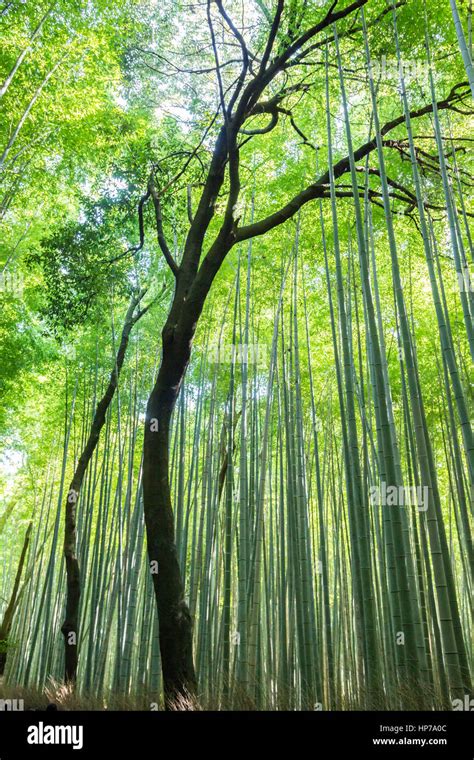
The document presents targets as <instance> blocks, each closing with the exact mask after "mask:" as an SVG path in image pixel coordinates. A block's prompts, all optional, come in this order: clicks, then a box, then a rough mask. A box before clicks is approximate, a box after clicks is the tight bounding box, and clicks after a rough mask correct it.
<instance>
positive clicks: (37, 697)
mask: <svg viewBox="0 0 474 760" xmlns="http://www.w3.org/2000/svg"><path fill="white" fill-rule="evenodd" d="M0 699H23V701H24V709H25V710H46V708H47V707H48V705H51V704H54V705H56V707H57V708H58V709H59V710H65V711H72V710H77V711H103V710H125V711H134V710H140V711H147V712H148V711H151V710H163V709H164V706H163V702H162V699H161V696H158V695H156V694H155V695H150V694H148V695H146V694H145V695H120V694H108V695H105V696H102V697H98V696H94V695H91V694H88V695H86V694H81V693H80V692H77V691H75V690H74V689H72V688H71V687H70V686H68V685H66V684H64V683H62V682H58V681H54V680H52V679H50V680H49V682H48V684H47V685H46V686H45V687H44V688H43V689H35V688H23V687H20V686H12V685H8V684H5V683H4V682H3V681H2V679H0ZM262 704H263V705H264V706H263V707H261V708H258V707H257V705H256V704H255V702H254V701H253V700H252V699H251V698H249V696H248V694H240V695H239V694H238V693H237V692H234V694H233V697H232V702H228V703H225V702H224V701H223V700H222V699H218V700H216V699H202V698H201V699H199V698H196V697H194V696H192V695H188V696H183V697H180V698H179V700H177V701H176V703H175V704H174V706H173V707H172V709H173V710H176V711H186V712H189V711H192V712H200V711H229V710H233V711H245V712H248V711H256V710H258V709H262V710H271V711H278V710H283V711H286V710H295V709H297V708H295V706H294V705H295V701H294V700H293V699H292V698H291V695H290V694H287V695H286V697H284V696H283V694H282V693H281V690H280V694H279V698H278V700H274V699H271V698H270V699H267V700H265V699H263V700H262ZM298 709H299V708H298ZM303 709H306V710H311V711H312V710H315V709H316V708H315V705H311V704H308V705H306V706H305V707H304V708H303ZM334 709H335V710H342V711H354V710H366V709H367V703H366V702H365V703H364V701H354V700H351V699H349V698H347V697H346V698H344V697H340V698H338V699H337V701H336V704H335V705H334ZM371 709H372V710H449V709H452V707H451V705H443V704H441V703H440V702H439V701H438V700H437V699H436V697H435V696H434V695H430V694H429V693H427V692H426V690H413V689H412V690H408V689H406V690H403V691H400V693H399V695H398V699H397V700H394V697H393V696H392V697H391V699H390V701H387V699H384V698H383V697H381V698H380V699H378V700H373V701H372V706H371Z"/></svg>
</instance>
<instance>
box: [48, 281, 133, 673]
mask: <svg viewBox="0 0 474 760" xmlns="http://www.w3.org/2000/svg"><path fill="white" fill-rule="evenodd" d="M145 293H146V290H141V291H140V292H139V293H138V294H135V295H134V296H133V297H132V299H131V302H130V306H129V307H128V311H127V315H126V317H125V322H124V326H123V330H122V337H121V340H120V345H119V348H118V351H117V355H116V357H115V364H114V367H113V369H112V372H111V375H110V380H109V383H108V386H107V388H106V391H105V393H104V395H103V396H102V398H101V400H100V401H99V403H98V405H97V408H96V410H95V413H94V418H93V420H92V425H91V429H90V433H89V438H88V439H87V442H86V445H85V447H84V449H83V451H82V453H81V456H80V457H79V461H78V463H77V465H76V469H75V470H74V475H73V478H72V480H71V484H70V487H69V492H68V494H67V499H66V519H65V527H64V557H65V560H66V594H67V596H66V616H65V619H64V623H63V625H62V627H61V631H62V634H63V636H64V658H65V668H64V677H65V680H66V682H68V683H74V682H75V681H76V675H77V661H78V637H79V631H78V628H79V602H80V597H81V577H80V571H79V562H78V559H77V553H76V539H77V531H76V515H77V502H78V499H79V493H80V490H81V486H82V482H83V480H84V476H85V474H86V470H87V466H88V464H89V462H90V460H91V458H92V455H93V453H94V451H95V449H96V447H97V444H98V442H99V436H100V431H101V430H102V428H103V426H104V423H105V417H106V414H107V410H108V408H109V406H110V403H111V401H112V399H113V397H114V394H115V391H116V389H117V384H118V379H119V375H120V371H121V369H122V366H123V361H124V358H125V352H126V350H127V345H128V339H129V337H130V333H131V331H132V328H133V326H134V324H135V323H136V322H138V320H139V319H140V317H141V316H142V315H143V314H144V313H145V311H146V310H147V308H148V307H145V308H143V309H141V310H139V311H136V308H137V306H138V304H139V303H140V301H141V299H142V298H143V296H144V295H145Z"/></svg>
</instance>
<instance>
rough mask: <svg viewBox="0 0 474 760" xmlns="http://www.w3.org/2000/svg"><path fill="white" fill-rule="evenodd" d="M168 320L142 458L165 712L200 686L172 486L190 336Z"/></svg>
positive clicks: (149, 408)
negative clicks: (174, 418)
mask: <svg viewBox="0 0 474 760" xmlns="http://www.w3.org/2000/svg"><path fill="white" fill-rule="evenodd" d="M171 318H172V317H171V314H170V317H169V318H168V321H167V324H166V326H165V328H164V330H163V356H162V362H161V367H160V370H159V373H158V378H157V381H156V384H155V387H154V388H153V391H152V393H151V395H150V398H149V400H148V406H147V415H146V422H145V440H144V458H143V500H144V511H145V523H146V530H147V545H148V556H149V560H150V572H151V574H152V578H153V585H154V590H155V596H156V603H157V607H158V620H159V632H160V652H161V663H162V669H163V685H164V693H165V707H166V708H167V709H173V708H175V707H179V706H182V707H184V706H185V703H184V702H182V703H181V704H180V701H181V700H186V699H187V698H192V697H193V695H194V694H195V693H196V688H197V683H196V674H195V670H194V662H193V652H192V619H191V615H190V612H189V609H188V606H187V604H186V602H185V599H184V583H183V580H182V577H181V570H180V567H179V562H178V555H177V551H176V542H175V529H174V515H173V508H172V505H171V490H170V480H169V430H170V420H171V414H172V412H173V408H174V405H175V403H176V399H177V397H178V393H179V389H180V387H181V383H182V381H183V378H184V375H185V372H186V367H187V364H188V361H189V355H190V344H191V338H192V336H189V337H188V338H187V339H184V338H181V339H178V338H177V337H173V332H174V331H170V327H169V323H170V319H171Z"/></svg>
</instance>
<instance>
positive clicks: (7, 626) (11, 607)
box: [0, 522, 33, 677]
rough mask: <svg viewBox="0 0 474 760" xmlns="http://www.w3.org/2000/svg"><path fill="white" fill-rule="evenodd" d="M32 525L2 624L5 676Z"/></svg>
mask: <svg viewBox="0 0 474 760" xmlns="http://www.w3.org/2000/svg"><path fill="white" fill-rule="evenodd" d="M32 525H33V523H32V522H30V524H29V525H28V528H27V531H26V534H25V541H24V543H23V549H22V550H21V555H20V561H19V563H18V570H17V571H16V577H15V583H14V584H13V591H12V595H11V597H10V601H9V603H8V607H7V609H6V610H5V614H4V616H3V621H2V624H1V626H0V643H1V642H4V643H3V645H2V648H1V649H0V677H1V676H3V673H4V671H5V665H6V663H7V654H8V636H9V635H10V630H11V627H12V622H13V615H14V614H15V610H16V607H17V603H18V588H19V586H20V580H21V576H22V573H23V566H24V564H25V559H26V552H27V550H28V544H29V543H30V536H31V528H32Z"/></svg>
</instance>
